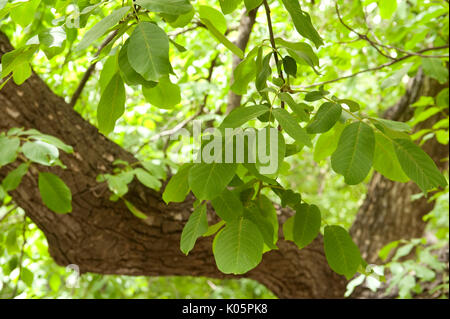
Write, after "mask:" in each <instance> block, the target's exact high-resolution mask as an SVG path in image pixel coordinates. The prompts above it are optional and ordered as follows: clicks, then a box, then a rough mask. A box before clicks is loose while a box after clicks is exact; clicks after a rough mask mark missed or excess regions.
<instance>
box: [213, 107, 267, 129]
mask: <svg viewBox="0 0 450 319" xmlns="http://www.w3.org/2000/svg"><path fill="white" fill-rule="evenodd" d="M267 111H269V108H268V107H267V106H266V105H251V106H245V107H244V106H241V107H237V108H235V109H234V110H233V111H231V112H230V114H228V115H227V116H226V117H225V118H224V120H223V121H222V123H221V124H220V128H236V127H240V126H242V125H243V124H245V123H247V122H248V121H250V120H253V119H254V118H257V117H258V116H260V115H262V114H264V113H266V112H267Z"/></svg>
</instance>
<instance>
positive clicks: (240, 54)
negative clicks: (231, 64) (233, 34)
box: [200, 19, 244, 59]
mask: <svg viewBox="0 0 450 319" xmlns="http://www.w3.org/2000/svg"><path fill="white" fill-rule="evenodd" d="M200 20H201V21H202V22H203V24H204V25H206V27H207V28H208V30H209V32H211V34H212V35H213V36H214V37H215V38H216V39H217V40H218V41H219V42H220V43H222V44H223V45H224V46H225V47H227V48H228V49H229V50H230V51H231V52H233V53H234V54H236V55H237V56H238V57H239V58H241V59H244V52H243V51H242V50H241V49H239V48H238V47H237V46H236V45H235V44H233V43H232V42H230V40H228V39H227V38H226V37H225V36H224V35H223V34H222V33H221V32H220V31H219V30H217V29H216V27H214V25H213V23H212V22H210V21H209V20H207V19H200Z"/></svg>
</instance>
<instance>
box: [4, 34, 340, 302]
mask: <svg viewBox="0 0 450 319" xmlns="http://www.w3.org/2000/svg"><path fill="white" fill-rule="evenodd" d="M11 49H12V47H11V46H10V44H9V42H8V39H7V38H6V36H4V35H3V34H1V33H0V55H2V54H3V53H5V52H7V51H10V50H11ZM0 114H1V120H0V132H3V131H6V130H8V129H10V128H12V127H24V128H25V129H30V128H34V129H37V130H39V131H41V132H43V133H46V134H51V135H53V136H55V137H58V138H59V139H61V140H62V141H64V142H65V143H67V144H69V145H72V146H73V147H74V150H75V153H74V154H65V153H62V154H61V156H60V157H61V160H62V161H63V163H64V164H65V165H67V169H65V170H63V169H61V168H59V167H52V168H48V167H45V166H40V165H32V166H31V169H30V170H29V172H28V173H27V174H26V176H25V177H24V178H23V180H22V183H21V184H20V186H19V187H18V188H17V190H15V191H13V192H12V196H13V199H14V201H15V202H16V203H17V204H18V205H19V206H20V207H22V208H23V209H24V210H25V211H26V214H27V216H28V217H29V218H30V219H31V220H32V221H33V222H35V223H36V225H37V226H38V227H39V228H40V229H41V230H42V231H43V232H44V234H45V236H46V238H47V240H48V246H49V252H50V255H51V256H52V258H53V259H54V260H55V261H56V263H58V264H59V265H62V266H67V265H68V264H76V265H78V267H79V268H80V271H81V272H82V273H85V272H93V273H100V274H120V275H146V276H169V275H190V276H207V277H213V278H225V277H226V278H233V277H234V278H237V276H231V275H224V274H222V273H220V272H219V271H218V270H217V267H216V265H215V262H214V258H213V255H212V251H211V238H201V239H199V240H198V242H197V243H196V245H195V248H194V249H193V250H192V252H191V253H190V254H189V256H184V255H183V254H182V253H181V252H180V249H179V240H180V235H181V230H182V228H183V225H184V223H185V222H186V220H187V218H188V216H189V214H190V212H191V209H192V203H193V200H194V199H193V197H192V196H189V197H188V198H187V199H186V201H185V202H183V203H180V204H170V205H165V203H164V202H163V201H162V199H161V194H160V193H157V192H154V191H151V190H149V189H147V188H145V187H143V186H142V185H141V184H139V183H138V182H136V181H134V182H133V183H132V184H131V185H130V187H129V192H128V194H127V195H126V198H127V200H129V201H130V202H132V203H133V204H134V205H135V206H136V207H138V208H139V209H140V210H141V211H143V212H144V213H145V214H146V215H147V216H148V217H147V219H145V220H142V219H138V218H136V217H135V216H134V215H133V214H131V213H130V212H129V211H128V209H127V208H126V206H125V205H124V204H123V202H121V201H118V202H112V201H110V200H109V196H110V193H109V191H108V189H107V186H106V184H105V183H101V184H99V183H98V182H97V181H96V176H97V175H99V174H104V173H107V172H111V171H112V169H113V165H112V162H113V161H114V160H116V159H122V160H125V161H128V162H130V163H132V162H134V161H136V160H135V159H134V157H133V156H132V155H131V154H130V153H128V152H126V151H125V150H124V149H122V148H121V147H120V146H118V145H116V144H114V143H113V142H111V141H110V140H108V139H107V138H105V137H104V136H103V135H101V134H100V133H99V132H98V130H97V128H95V127H94V126H92V125H91V124H89V123H88V122H87V121H85V120H84V119H83V118H82V117H81V116H80V115H79V114H78V113H76V112H75V111H74V110H73V109H72V108H71V107H70V106H69V105H68V104H67V103H65V101H64V100H63V99H62V98H61V97H58V96H57V95H55V94H54V93H53V92H51V90H50V89H49V88H48V87H47V85H46V84H45V83H44V82H43V81H42V80H41V79H40V78H39V77H38V76H36V75H35V74H33V75H32V76H31V77H30V78H29V79H28V80H27V81H26V82H25V83H24V84H22V85H21V86H16V85H15V84H14V83H13V81H10V82H9V83H7V84H6V85H5V86H4V87H3V89H2V90H0ZM13 166H17V164H14V165H13V164H12V165H8V166H7V167H3V168H2V169H0V179H3V178H4V177H5V176H6V175H7V173H8V172H9V171H11V170H12V169H13V168H14V167H13ZM38 170H39V171H52V172H53V173H55V174H57V175H59V176H60V177H61V178H62V179H63V180H64V182H65V183H66V184H67V185H68V186H69V188H70V189H71V191H72V207H73V210H72V212H71V213H70V214H65V215H58V214H55V213H53V212H51V211H49V210H48V209H47V208H46V207H45V206H44V205H43V203H42V201H41V198H40V195H39V191H38V187H37V173H38ZM210 217H211V214H210ZM278 246H279V250H275V251H271V252H268V253H266V254H265V255H264V257H263V261H262V262H261V264H260V265H259V266H258V267H257V268H255V269H254V270H252V271H250V272H249V273H247V274H246V275H245V277H248V278H252V279H255V280H257V281H259V282H260V283H262V284H264V285H266V286H267V287H268V288H269V289H270V290H272V291H273V292H274V293H275V294H276V295H277V296H278V297H282V298H338V297H341V296H342V295H343V292H344V290H345V279H344V278H343V277H342V276H339V275H337V274H335V273H334V272H333V271H332V270H331V269H330V268H329V267H328V265H327V262H326V259H325V255H324V252H323V247H322V246H323V245H322V238H321V237H319V238H318V239H316V240H315V241H314V242H313V243H312V244H310V245H309V246H308V247H306V248H304V249H302V250H298V248H297V247H296V246H295V245H294V244H293V243H290V242H286V241H283V240H280V242H279V243H278ZM330 283H332V284H330Z"/></svg>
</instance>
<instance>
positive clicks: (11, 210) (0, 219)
mask: <svg viewBox="0 0 450 319" xmlns="http://www.w3.org/2000/svg"><path fill="white" fill-rule="evenodd" d="M15 209H17V205H14V206H13V207H11V208H10V209H9V210H8V211H7V212H6V214H5V215H3V216H2V218H0V224H1V223H2V221H4V220H5V219H6V217H8V215H9V214H11V213H12V212H13V211H14V210H15Z"/></svg>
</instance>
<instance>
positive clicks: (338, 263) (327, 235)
mask: <svg viewBox="0 0 450 319" xmlns="http://www.w3.org/2000/svg"><path fill="white" fill-rule="evenodd" d="M323 244H324V249H325V256H326V258H327V261H328V264H329V265H330V267H331V269H333V270H334V271H335V272H336V273H338V274H340V275H344V276H345V277H346V278H347V279H350V278H352V277H353V275H354V274H355V273H356V271H357V269H358V267H359V265H360V264H361V261H362V258H361V253H360V252H359V248H358V246H356V244H355V243H354V242H353V240H352V238H351V237H350V235H349V234H348V232H347V231H346V230H345V229H344V228H342V227H341V226H336V225H332V226H326V227H325V232H324V237H323Z"/></svg>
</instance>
